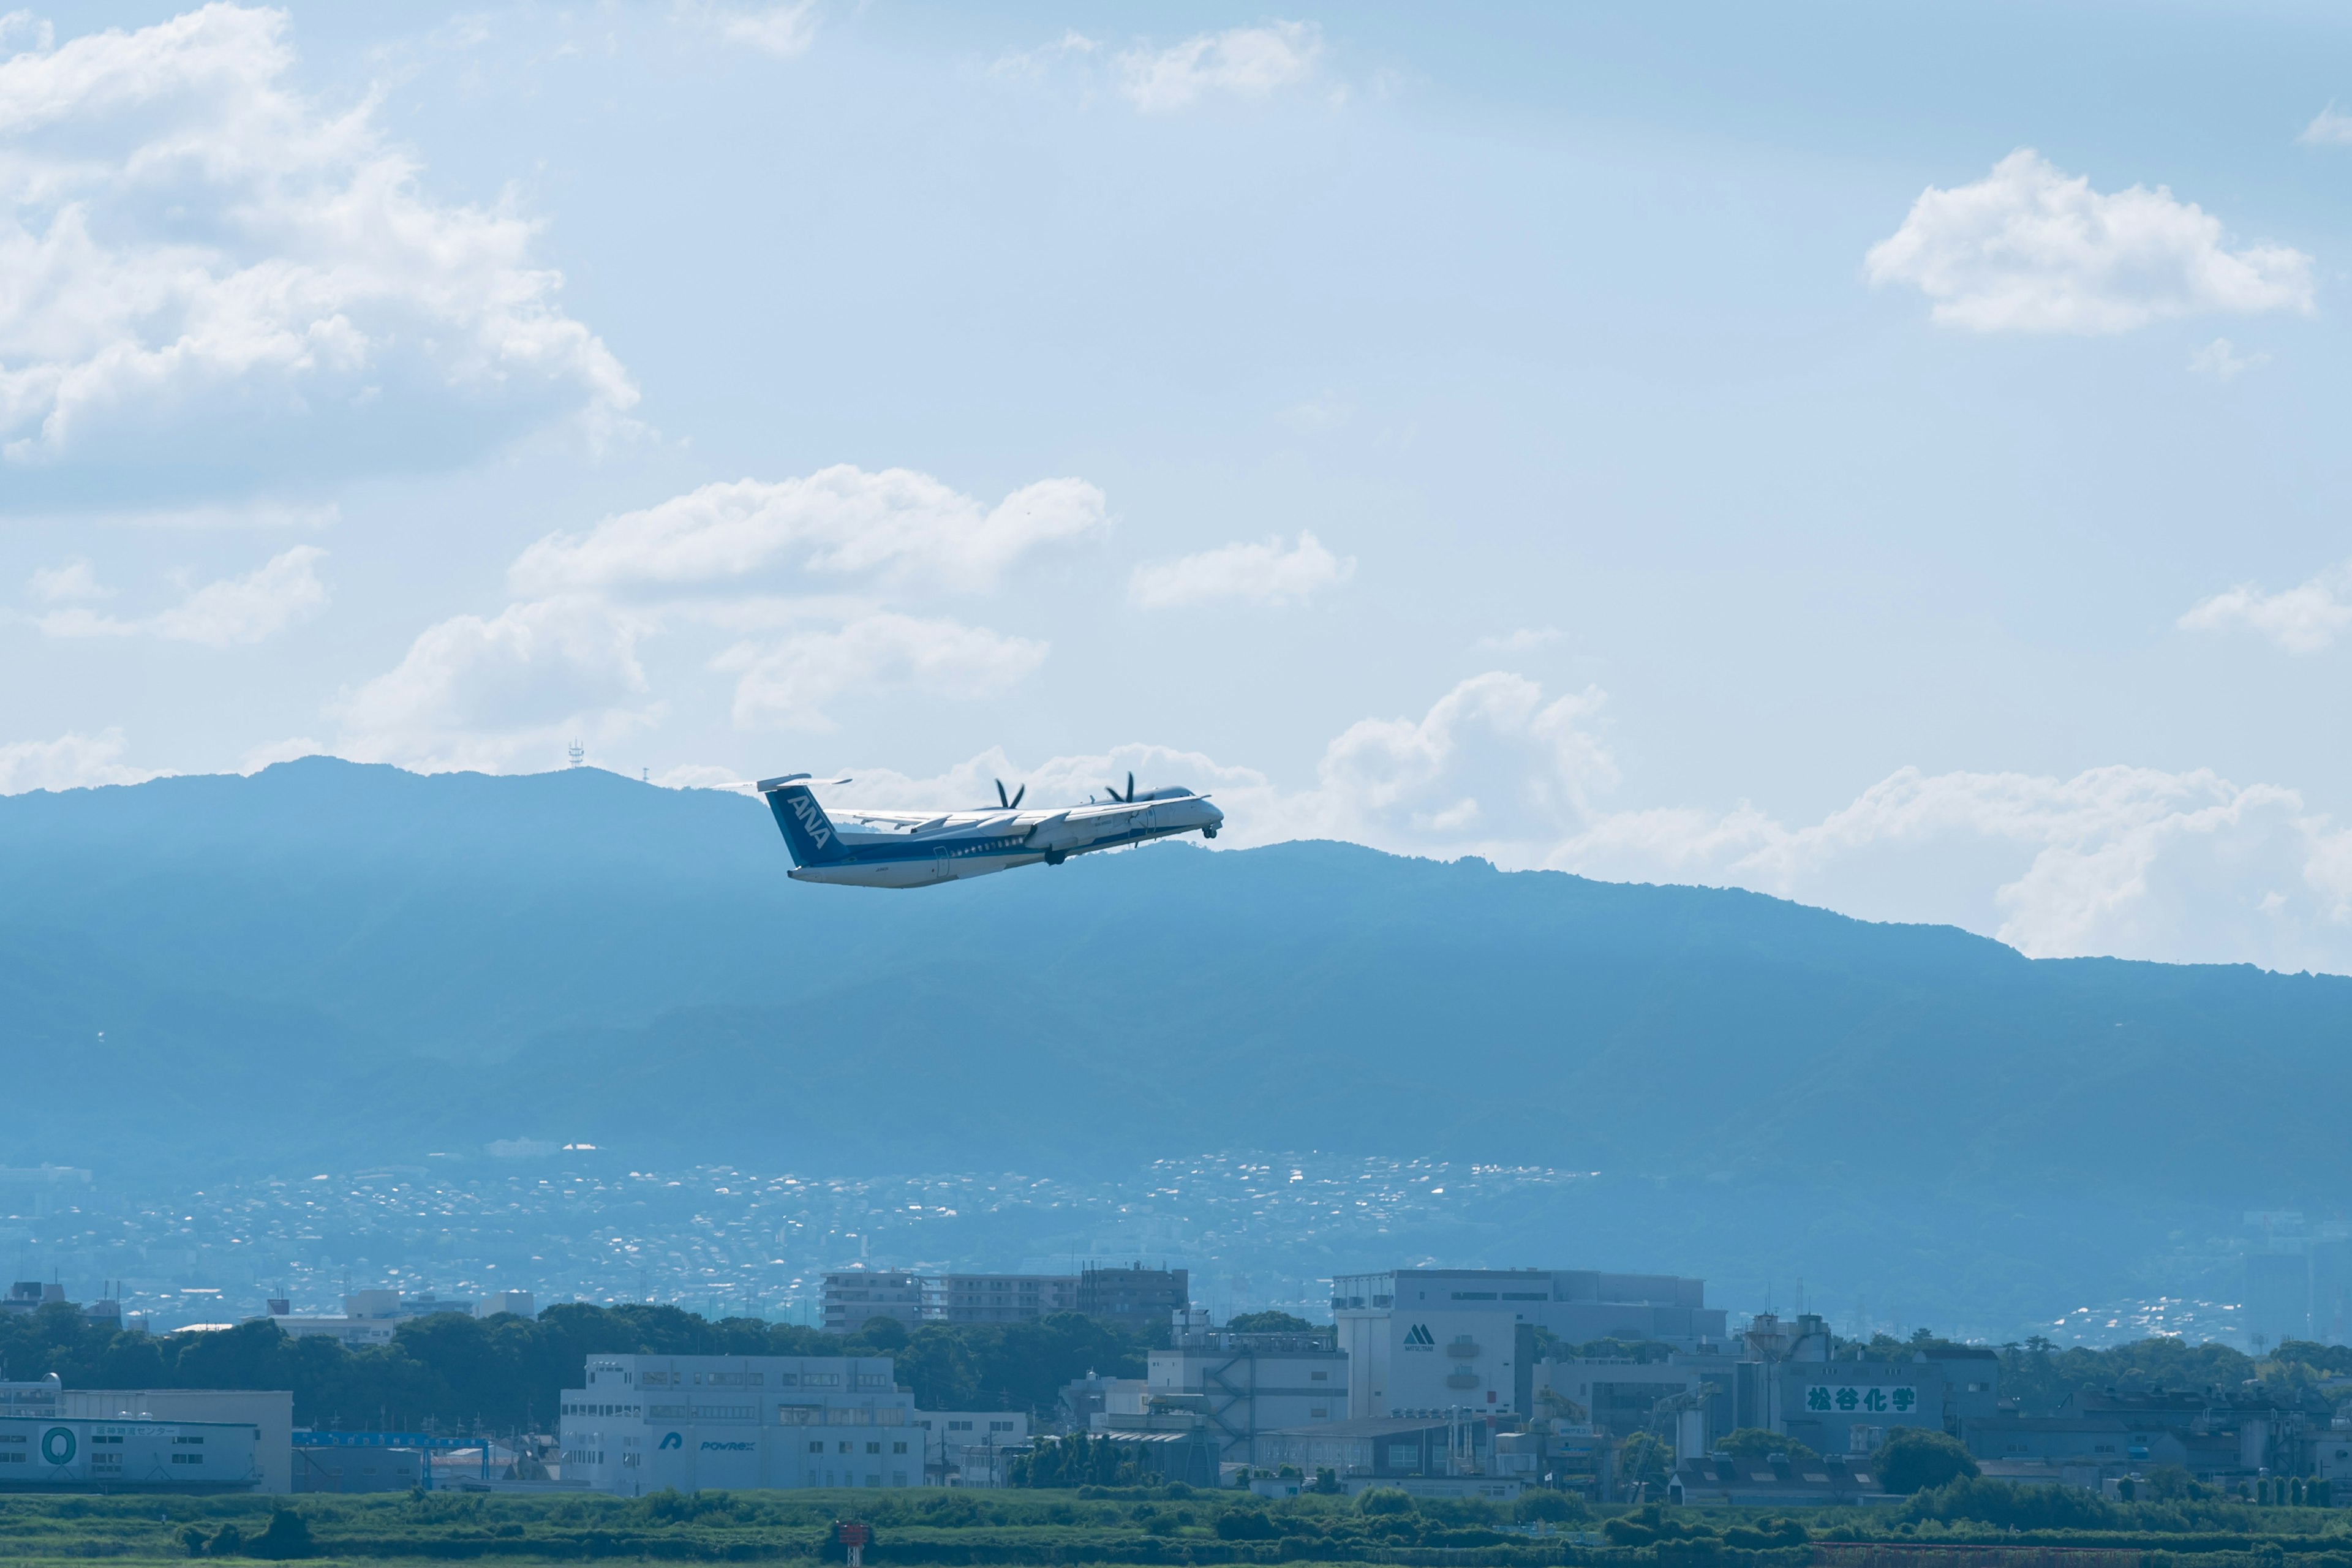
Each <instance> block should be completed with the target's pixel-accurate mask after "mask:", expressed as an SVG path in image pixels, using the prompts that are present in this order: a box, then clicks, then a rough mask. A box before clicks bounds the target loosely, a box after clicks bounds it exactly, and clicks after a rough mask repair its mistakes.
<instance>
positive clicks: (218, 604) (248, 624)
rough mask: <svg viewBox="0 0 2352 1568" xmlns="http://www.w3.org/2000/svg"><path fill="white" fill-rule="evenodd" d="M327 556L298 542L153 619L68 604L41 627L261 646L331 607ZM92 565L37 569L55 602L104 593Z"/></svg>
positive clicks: (74, 633)
mask: <svg viewBox="0 0 2352 1568" xmlns="http://www.w3.org/2000/svg"><path fill="white" fill-rule="evenodd" d="M326 558H327V552H325V551H323V550H321V549H320V548H319V547H318V546H316V545H314V544H298V545H296V546H295V547H294V548H293V549H291V550H289V551H287V552H285V553H284V554H282V555H278V556H276V557H273V558H272V559H271V560H270V561H269V562H268V564H266V565H264V566H262V567H260V568H259V569H257V570H256V571H253V572H248V573H247V574H245V575H244V576H242V577H229V578H224V579H223V580H222V581H220V582H217V583H207V584H205V585H204V586H203V587H201V588H198V589H196V590H195V591H194V592H193V593H191V594H189V595H188V596H187V597H186V598H184V599H182V600H181V601H180V602H179V603H178V604H176V605H173V606H171V607H170V608H169V609H165V610H162V611H159V612H157V613H156V614H154V615H152V616H141V617H138V618H135V619H124V618H121V617H118V616H102V615H100V614H98V613H97V612H96V611H94V610H91V609H89V607H88V606H87V605H79V604H68V605H66V606H65V607H63V608H60V609H56V610H51V611H50V612H49V613H48V614H47V615H44V616H37V617H36V618H35V621H34V624H35V625H36V626H39V627H40V628H41V630H42V631H44V632H46V633H47V635H49V636H50V637H162V638H163V639H164V640H165V641H167V642H189V643H195V644H197V645H198V646H200V647H231V646H233V645H235V644H237V643H257V642H259V641H261V640H262V639H263V638H264V637H271V636H274V635H275V634H277V633H278V632H282V631H284V630H285V629H286V628H287V627H289V626H294V625H297V624H298V623H299V622H302V621H306V620H309V619H310V617H311V616H315V615H317V614H318V613H319V612H320V610H323V609H325V608H326V607H327V598H328V595H327V585H326V584H324V583H321V582H320V580H319V571H318V567H319V563H320V562H321V561H324V560H325V559H326ZM34 589H35V591H36V592H37V593H39V594H41V595H43V596H44V597H47V598H50V599H53V600H55V599H60V598H75V599H89V598H96V597H100V596H102V595H104V594H105V592H106V590H104V589H102V588H100V587H98V584H97V582H96V580H95V578H93V577H90V576H89V563H88V562H86V561H73V562H68V563H66V565H64V566H62V567H59V568H58V570H57V572H55V573H35V574H34ZM66 590H70V592H68V591H66ZM85 590H86V591H85Z"/></svg>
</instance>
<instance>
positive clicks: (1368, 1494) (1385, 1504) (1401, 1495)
mask: <svg viewBox="0 0 2352 1568" xmlns="http://www.w3.org/2000/svg"><path fill="white" fill-rule="evenodd" d="M1356 1510H1357V1511H1358V1512H1359V1513H1411V1512H1412V1494H1411V1493H1409V1492H1407V1491H1404V1490H1403V1489H1401V1488H1398V1487H1370V1488H1367V1489H1365V1490H1363V1491H1361V1492H1359V1493H1358V1494H1357V1496H1356Z"/></svg>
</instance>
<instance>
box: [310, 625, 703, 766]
mask: <svg viewBox="0 0 2352 1568" xmlns="http://www.w3.org/2000/svg"><path fill="white" fill-rule="evenodd" d="M647 629H648V628H647V626H646V624H645V623H644V622H642V621H641V620H639V619H638V618H636V617H635V616H628V615H625V614H622V613H618V612H615V611H614V610H613V609H612V608H611V607H609V606H607V605H601V604H598V603H596V602H594V601H593V600H584V599H553V600H541V601H537V602H533V603H529V604H518V605H509V606H508V607H507V608H506V609H505V610H504V611H503V612H501V613H500V614H499V615H497V616H490V617H488V618H485V617H483V616H452V617H451V618H450V619H448V620H446V621H443V622H441V623H439V624H438V625H436V626H428V627H426V628H425V631H424V632H422V633H421V634H419V635H418V637H417V638H416V640H415V642H414V643H413V644H411V645H410V647H409V649H408V653H407V656H406V657H405V658H403V659H402V660H401V661H400V663H399V664H398V665H397V666H396V667H395V668H393V669H391V670H389V671H387V672H386V673H384V674H383V675H380V676H378V677H376V678H375V679H373V680H371V681H369V682H368V683H367V684H365V685H364V686H362V687H361V688H360V689H358V690H356V691H346V692H345V693H343V694H342V695H341V697H340V698H338V700H336V701H335V702H334V703H332V704H331V706H330V708H329V712H330V714H331V716H332V717H333V718H335V719H336V720H338V721H340V723H341V736H340V738H339V739H338V741H337V742H336V746H335V750H336V751H337V752H338V753H340V754H341V755H343V756H347V757H351V758H352V759H354V760H355V761H359V762H383V763H400V764H402V765H403V766H405V767H413V768H417V769H420V770H424V771H427V772H431V771H437V770H447V769H454V768H479V769H483V770H485V771H490V772H496V771H499V770H500V769H504V768H507V767H511V766H516V765H521V766H525V767H531V768H539V767H548V766H553V765H554V764H555V763H556V762H557V761H558V759H559V758H560V757H561V755H562V749H563V747H564V746H565V745H566V744H567V743H568V742H570V741H572V740H573V739H575V738H577V739H580V740H583V741H584V742H588V743H591V744H605V745H610V744H614V743H616V742H619V741H621V740H623V739H625V737H627V736H628V735H630V734H633V733H635V732H636V731H640V730H642V729H643V728H644V727H646V725H648V724H651V723H653V722H654V721H656V720H657V719H658V718H659V717H660V713H661V709H660V705H659V704H657V703H654V702H651V701H649V700H646V673H645V669H644V668H643V666H642V665H640V664H639V662H638V659H637V651H636V645H637V642H638V639H639V638H640V637H643V636H644V635H645V634H646V631H647Z"/></svg>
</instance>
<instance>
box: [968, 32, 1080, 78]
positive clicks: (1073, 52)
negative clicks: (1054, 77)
mask: <svg viewBox="0 0 2352 1568" xmlns="http://www.w3.org/2000/svg"><path fill="white" fill-rule="evenodd" d="M1100 47H1102V45H1101V44H1100V43H1099V42H1097V40H1095V39H1093V38H1089V37H1087V36H1086V35H1085V34H1084V33H1081V32H1078V31H1076V29H1072V30H1071V31H1068V32H1066V33H1064V34H1063V35H1062V36H1061V37H1059V38H1056V39H1055V41H1054V42H1052V43H1050V44H1044V45H1040V46H1039V47H1036V48H1034V49H1016V50H1014V51H1013V52H1012V53H1009V54H1004V55H1000V56H998V57H997V58H996V60H995V61H994V62H993V63H992V64H991V65H990V66H989V68H988V74H989V75H991V76H992V77H1002V78H1008V79H1020V80H1028V81H1036V80H1039V79H1042V78H1044V77H1045V74H1046V73H1047V72H1048V71H1050V70H1052V69H1053V68H1055V66H1057V65H1060V64H1061V63H1062V62H1064V61H1065V60H1069V59H1073V58H1077V59H1083V58H1086V57H1087V56H1088V55H1091V54H1093V53H1094V52H1095V51H1096V50H1097V49H1099V48H1100Z"/></svg>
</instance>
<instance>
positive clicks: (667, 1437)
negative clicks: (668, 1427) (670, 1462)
mask: <svg viewBox="0 0 2352 1568" xmlns="http://www.w3.org/2000/svg"><path fill="white" fill-rule="evenodd" d="M661 1446H662V1447H665V1448H683V1447H686V1441H685V1439H684V1438H682V1437H680V1436H678V1435H677V1433H675V1432H665V1433H663V1434H662V1440H661Z"/></svg>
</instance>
